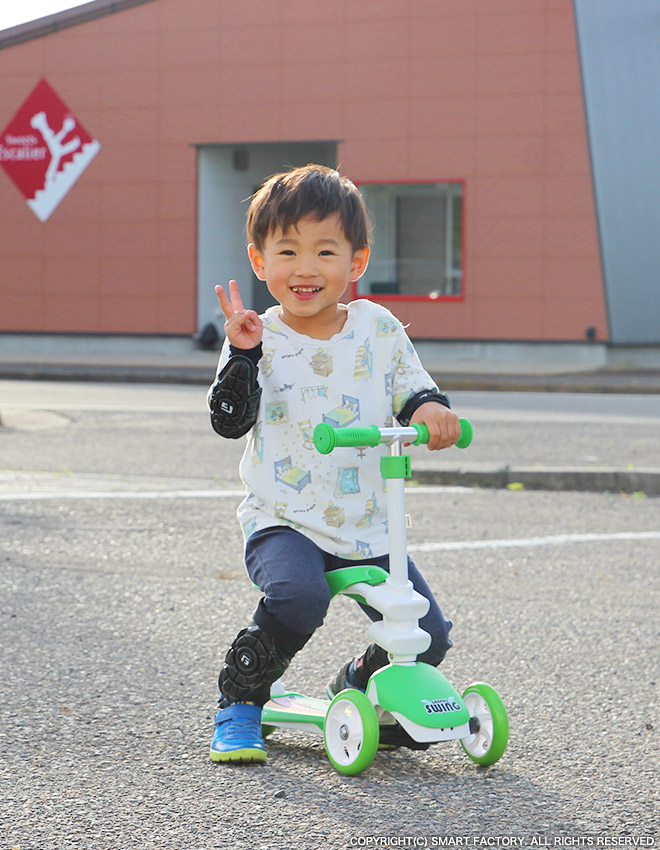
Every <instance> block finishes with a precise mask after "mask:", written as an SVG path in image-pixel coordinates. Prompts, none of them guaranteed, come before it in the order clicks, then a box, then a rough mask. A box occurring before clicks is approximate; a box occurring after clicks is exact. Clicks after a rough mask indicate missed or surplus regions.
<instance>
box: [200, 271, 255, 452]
mask: <svg viewBox="0 0 660 850" xmlns="http://www.w3.org/2000/svg"><path fill="white" fill-rule="evenodd" d="M215 291H216V294H217V296H218V301H219V302H220V307H221V308H222V312H223V313H224V314H225V319H226V320H227V321H226V322H225V334H226V335H227V342H228V344H229V360H228V361H227V363H226V364H225V366H224V367H223V368H222V369H221V370H220V372H219V374H218V377H217V379H216V382H215V384H214V385H213V386H212V387H211V390H210V391H209V395H208V404H209V409H210V411H211V425H212V426H213V430H214V431H216V433H218V434H220V436H221V437H228V438H229V439H233V440H235V439H237V438H238V437H242V436H243V435H244V434H247V432H248V431H249V430H250V428H252V426H253V425H254V423H255V422H256V421H257V416H258V413H259V400H260V398H261V387H260V386H259V382H258V380H257V376H258V374H259V368H258V363H259V360H261V355H262V346H261V337H262V333H263V325H262V322H261V319H260V318H259V316H258V315H257V314H256V313H255V312H254V310H246V309H245V308H244V307H243V302H242V301H241V297H240V295H239V292H238V284H237V283H236V281H235V280H230V281H229V298H228V297H227V295H226V293H225V291H224V289H223V288H222V287H221V286H216V288H215Z"/></svg>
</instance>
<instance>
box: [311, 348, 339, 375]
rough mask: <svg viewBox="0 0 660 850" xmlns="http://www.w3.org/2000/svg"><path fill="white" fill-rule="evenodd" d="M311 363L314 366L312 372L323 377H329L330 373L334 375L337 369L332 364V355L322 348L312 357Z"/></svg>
mask: <svg viewBox="0 0 660 850" xmlns="http://www.w3.org/2000/svg"><path fill="white" fill-rule="evenodd" d="M309 365H310V366H311V367H312V372H314V373H315V374H316V375H321V377H323V378H327V377H328V375H332V373H333V372H334V370H335V368H334V366H333V365H332V357H331V356H330V355H329V354H327V353H326V352H325V351H324V350H323V349H322V348H319V350H318V351H317V352H316V354H315V355H314V356H313V357H312V359H311V360H310V362H309Z"/></svg>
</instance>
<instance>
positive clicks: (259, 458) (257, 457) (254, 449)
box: [250, 422, 264, 466]
mask: <svg viewBox="0 0 660 850" xmlns="http://www.w3.org/2000/svg"><path fill="white" fill-rule="evenodd" d="M262 429H263V423H261V422H257V424H256V425H255V426H254V428H253V430H252V443H251V454H250V463H251V464H252V466H255V465H256V464H258V463H263V462H264V437H263V433H262Z"/></svg>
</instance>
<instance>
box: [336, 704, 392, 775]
mask: <svg viewBox="0 0 660 850" xmlns="http://www.w3.org/2000/svg"><path fill="white" fill-rule="evenodd" d="M379 737H380V734H379V728H378V715H377V714H376V709H375V708H374V707H373V705H372V704H371V702H370V701H369V699H368V698H367V697H366V695H365V694H363V693H362V691H358V690H354V689H347V690H345V691H341V692H340V693H338V694H337V695H336V696H335V698H334V699H333V700H332V702H331V703H330V706H329V708H328V711H327V713H326V715H325V720H324V723H323V738H324V741H325V751H326V753H327V756H328V758H329V759H330V762H331V764H332V766H333V767H334V768H335V769H336V770H338V771H339V773H345V774H348V775H350V776H354V775H355V774H357V773H362V771H363V770H366V769H367V768H368V767H369V765H370V764H371V762H372V761H373V760H374V756H375V755H376V752H377V750H378V740H379Z"/></svg>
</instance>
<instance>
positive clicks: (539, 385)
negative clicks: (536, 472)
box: [0, 362, 660, 395]
mask: <svg viewBox="0 0 660 850" xmlns="http://www.w3.org/2000/svg"><path fill="white" fill-rule="evenodd" d="M214 371H215V363H213V364H209V365H208V366H200V365H186V364H185V363H181V364H176V363H163V364H159V365H151V364H144V363H81V362H73V363H63V362H60V363H54V362H50V363H44V362H32V363H26V362H21V363H17V362H4V363H2V362H0V380H30V381H94V382H97V381H98V382H106V381H107V382H116V383H159V384H160V383H168V384H199V385H202V386H204V385H206V386H208V385H209V384H210V383H211V382H212V380H213V377H214ZM431 374H432V375H433V378H434V380H436V381H437V383H438V384H439V385H440V386H441V387H442V388H443V389H446V390H468V391H473V392H479V391H497V392H505V391H506V392H561V393H638V394H650V395H657V394H660V372H656V371H644V370H640V371H625V372H619V371H596V372H588V373H584V372H578V373H563V374H549V375H539V374H527V375H524V374H503V373H499V372H498V373H486V372H483V373H467V372H452V371H451V368H448V370H447V372H445V373H444V374H439V373H438V374H436V373H435V372H432V373H431Z"/></svg>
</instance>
